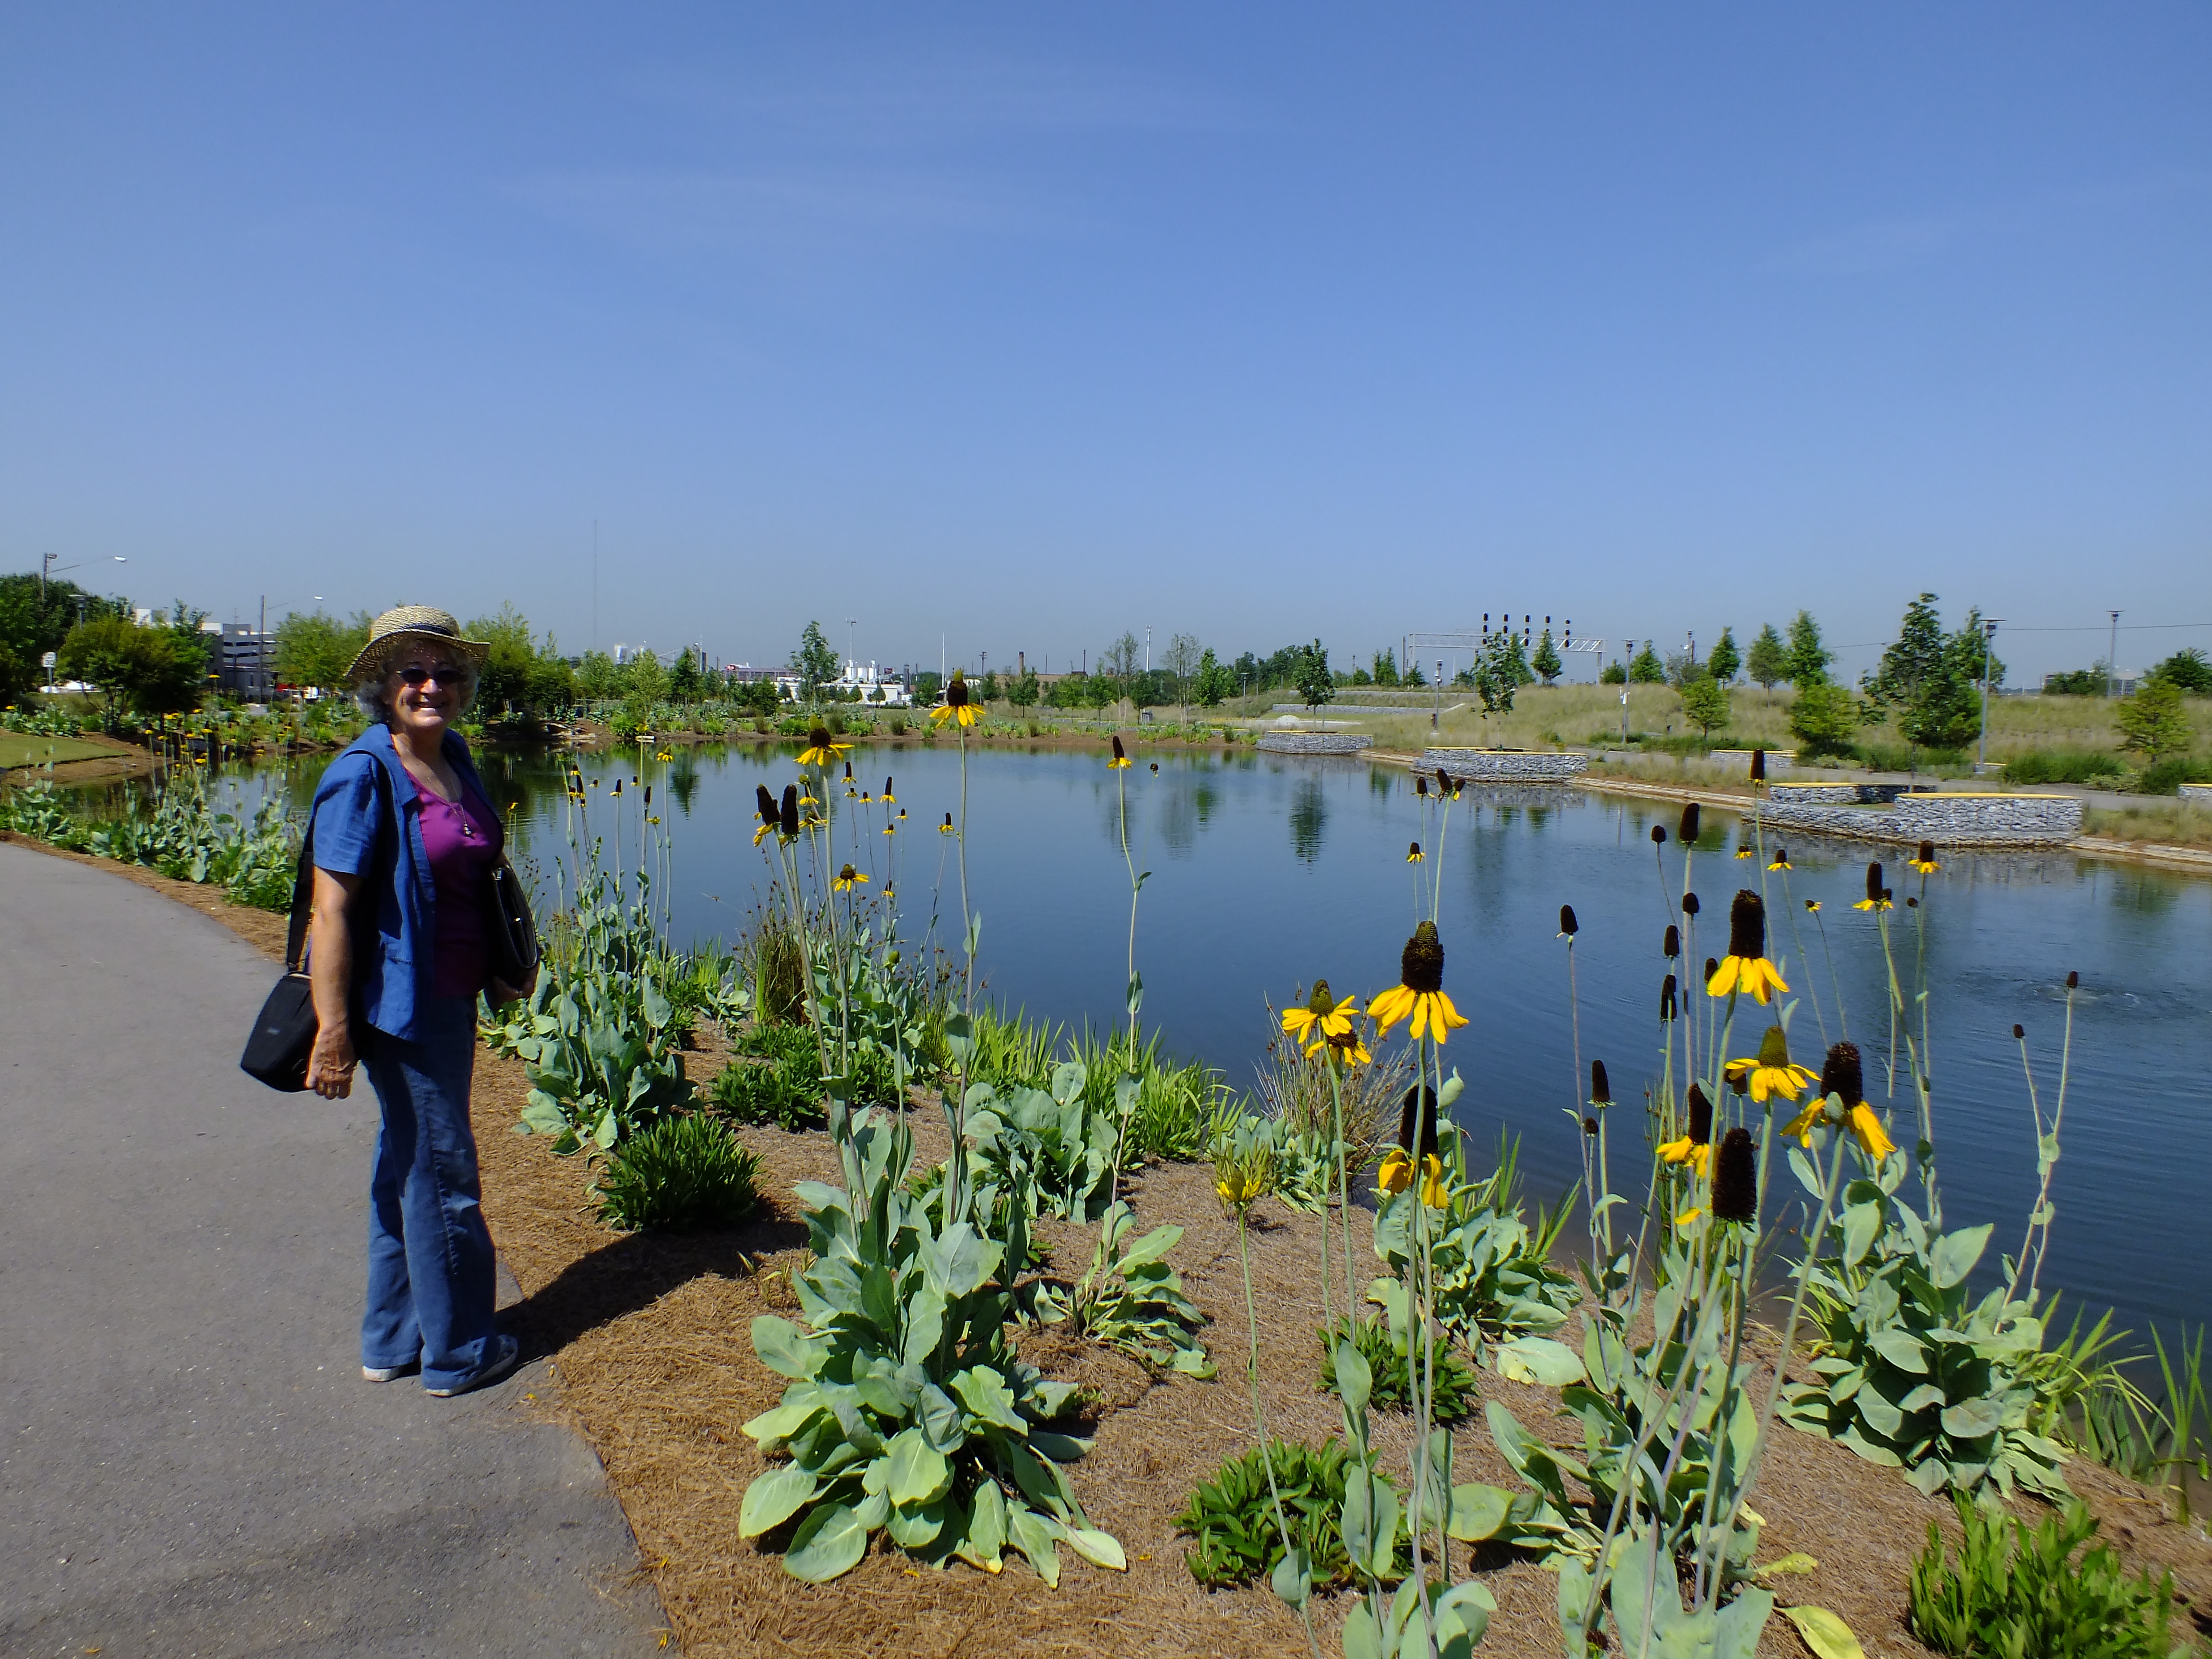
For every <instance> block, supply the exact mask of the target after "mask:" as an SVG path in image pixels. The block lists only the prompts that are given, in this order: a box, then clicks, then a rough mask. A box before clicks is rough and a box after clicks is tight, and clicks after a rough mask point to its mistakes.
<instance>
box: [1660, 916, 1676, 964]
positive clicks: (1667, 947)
mask: <svg viewBox="0 0 2212 1659" xmlns="http://www.w3.org/2000/svg"><path fill="white" fill-rule="evenodd" d="M1659 948H1660V949H1661V950H1662V951H1664V952H1665V953H1666V956H1667V960H1668V961H1669V962H1672V961H1673V960H1674V958H1675V957H1679V956H1680V955H1681V954H1682V930H1681V929H1680V928H1679V927H1676V926H1675V925H1674V923H1673V922H1671V921H1670V922H1668V924H1667V931H1666V932H1665V933H1663V934H1662V935H1661V936H1660V939H1659Z"/></svg>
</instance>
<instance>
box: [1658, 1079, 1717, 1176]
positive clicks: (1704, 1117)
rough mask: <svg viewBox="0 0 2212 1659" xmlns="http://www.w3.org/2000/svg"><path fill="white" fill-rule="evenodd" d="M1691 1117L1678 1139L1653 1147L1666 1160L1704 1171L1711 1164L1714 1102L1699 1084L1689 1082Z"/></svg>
mask: <svg viewBox="0 0 2212 1659" xmlns="http://www.w3.org/2000/svg"><path fill="white" fill-rule="evenodd" d="M1689 1108H1690V1121H1689V1124H1688V1127H1687V1128H1686V1132H1685V1133H1683V1135H1682V1137H1681V1139H1679V1140H1669V1141H1665V1142H1662V1144H1661V1145H1660V1146H1657V1147H1655V1148H1654V1149H1653V1150H1654V1151H1656V1152H1657V1153H1658V1155H1659V1158H1660V1161H1661V1162H1662V1163H1666V1164H1687V1165H1688V1166H1689V1167H1690V1168H1691V1169H1692V1170H1696V1171H1697V1172H1698V1174H1699V1176H1704V1175H1705V1174H1706V1173H1707V1172H1708V1171H1709V1170H1711V1166H1712V1157H1713V1145H1712V1142H1713V1103H1712V1102H1711V1101H1710V1100H1708V1099H1707V1098H1706V1097H1705V1090H1704V1089H1702V1088H1701V1087H1699V1085H1697V1084H1694V1083H1692V1085H1690V1099H1689Z"/></svg>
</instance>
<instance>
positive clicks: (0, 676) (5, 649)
mask: <svg viewBox="0 0 2212 1659" xmlns="http://www.w3.org/2000/svg"><path fill="white" fill-rule="evenodd" d="M38 683H39V677H38V672H37V670H36V669H35V668H34V667H33V665H32V664H31V663H30V662H29V661H28V660H27V659H25V658H22V657H20V656H18V655H16V654H15V647H14V646H12V645H10V644H9V643H8V641H6V640H4V639H0V704H7V705H9V706H13V704H14V703H15V699H16V698H18V697H20V696H22V695H23V694H24V693H25V692H26V691H27V690H30V689H31V688H32V687H33V686H34V685H36V684H38Z"/></svg>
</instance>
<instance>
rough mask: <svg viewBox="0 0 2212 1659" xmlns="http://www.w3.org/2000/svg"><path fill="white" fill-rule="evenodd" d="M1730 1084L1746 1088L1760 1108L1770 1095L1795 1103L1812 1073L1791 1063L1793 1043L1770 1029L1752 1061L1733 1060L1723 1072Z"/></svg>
mask: <svg viewBox="0 0 2212 1659" xmlns="http://www.w3.org/2000/svg"><path fill="white" fill-rule="evenodd" d="M1723 1074H1724V1075H1725V1076H1726V1077H1727V1078H1728V1080H1729V1082H1730V1083H1734V1084H1741V1085H1748V1086H1749V1088H1750V1090H1751V1097H1752V1098H1753V1100H1755V1101H1757V1102H1758V1103H1759V1104H1761V1105H1765V1103H1766V1099H1767V1097H1768V1096H1770V1095H1780V1096H1781V1097H1783V1099H1784V1100H1795V1099H1796V1098H1797V1097H1798V1096H1799V1095H1801V1094H1802V1093H1803V1092H1804V1091H1805V1085H1807V1084H1808V1083H1810V1082H1811V1081H1812V1080H1813V1074H1812V1073H1810V1072H1808V1071H1807V1070H1806V1069H1805V1067H1803V1066H1793V1065H1792V1064H1790V1039H1789V1038H1788V1037H1787V1036H1784V1034H1783V1030H1782V1028H1781V1027H1780V1026H1779V1025H1770V1026H1768V1027H1767V1028H1766V1035H1765V1036H1764V1037H1762V1038H1760V1039H1759V1053H1758V1054H1757V1055H1756V1056H1755V1057H1753V1058H1752V1059H1749V1060H1730V1061H1729V1063H1728V1065H1727V1066H1725V1067H1724V1068H1723Z"/></svg>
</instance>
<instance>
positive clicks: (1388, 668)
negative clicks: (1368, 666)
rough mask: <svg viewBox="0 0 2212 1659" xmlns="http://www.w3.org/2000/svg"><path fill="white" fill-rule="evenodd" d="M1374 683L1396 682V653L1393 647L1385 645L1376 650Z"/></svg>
mask: <svg viewBox="0 0 2212 1659" xmlns="http://www.w3.org/2000/svg"><path fill="white" fill-rule="evenodd" d="M1375 684H1377V685H1395V684H1398V653H1397V651H1396V648H1395V647H1391V646H1388V645H1386V646H1383V647H1380V648H1378V649H1377V650H1376V653H1375Z"/></svg>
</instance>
